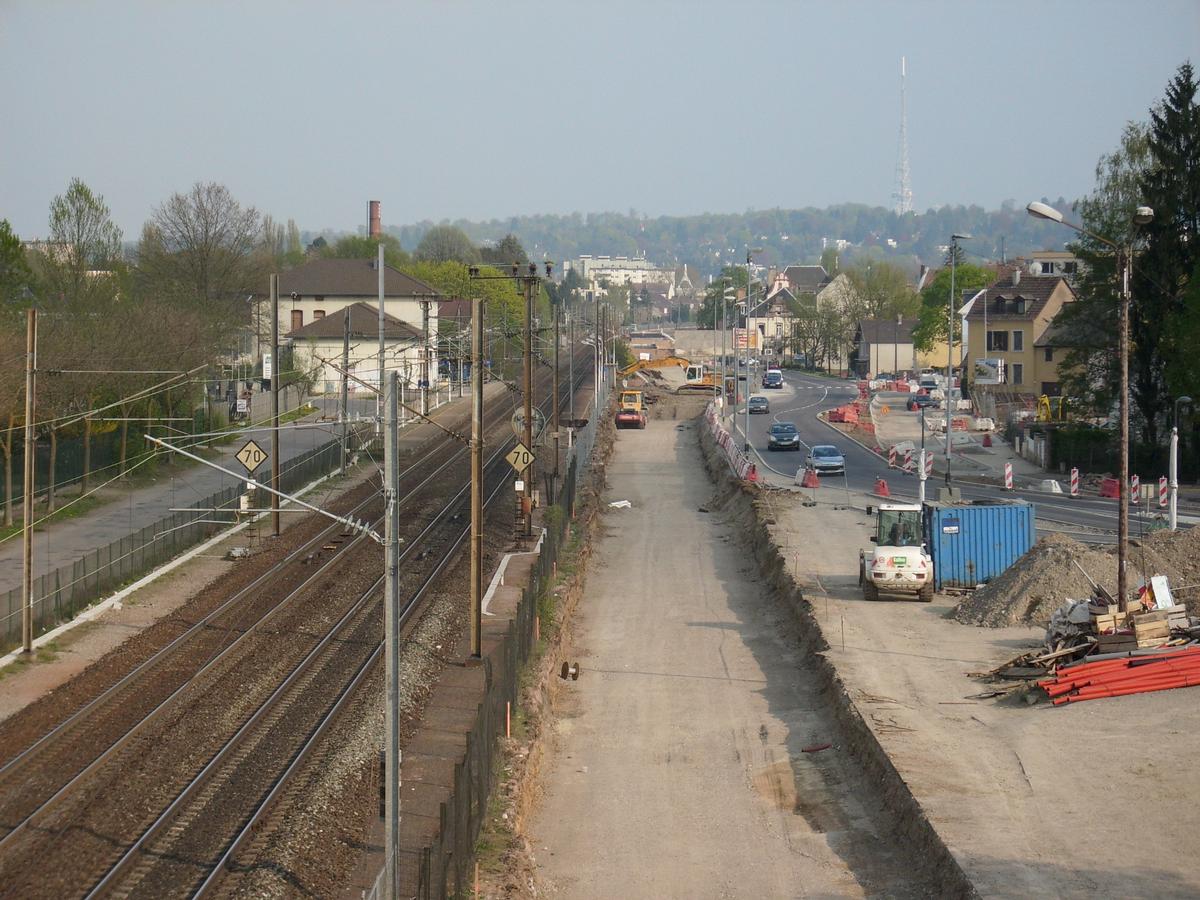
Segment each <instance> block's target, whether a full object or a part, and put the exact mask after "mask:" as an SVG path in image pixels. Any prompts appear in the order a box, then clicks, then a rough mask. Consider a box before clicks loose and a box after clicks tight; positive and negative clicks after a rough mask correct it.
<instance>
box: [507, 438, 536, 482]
mask: <svg viewBox="0 0 1200 900" xmlns="http://www.w3.org/2000/svg"><path fill="white" fill-rule="evenodd" d="M504 459H505V460H506V461H507V462H508V464H509V465H510V466H512V467H513V469H515V470H516V472H517V474H518V475H519V474H520V473H522V472H524V471H525V470H526V469H528V468H529V464H530V463H532V462H533V453H532V452H531V451H530V449H529V448H528V447H526V446H525V445H524V444H522V443H521V442H520V441H518V442H517V446H515V447H513V448H512V450H510V451H508V455H507V456H505V457H504Z"/></svg>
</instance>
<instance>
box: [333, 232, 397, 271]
mask: <svg viewBox="0 0 1200 900" xmlns="http://www.w3.org/2000/svg"><path fill="white" fill-rule="evenodd" d="M380 244H383V262H384V265H388V266H391V267H392V268H393V269H402V268H404V267H405V266H407V265H408V264H409V263H410V262H412V257H410V256H409V255H408V254H407V253H406V252H405V251H404V248H403V247H401V246H400V241H399V240H397V239H396V238H394V237H393V236H392V235H390V234H384V235H380V236H379V237H378V238H374V237H370V236H369V235H348V236H346V237H343V238H339V239H338V241H337V243H335V244H333V245H332V246H328V245H327V246H325V247H323V248H322V249H321V251H320V252H321V256H323V257H326V258H333V259H375V257H376V256H378V255H379V245H380Z"/></svg>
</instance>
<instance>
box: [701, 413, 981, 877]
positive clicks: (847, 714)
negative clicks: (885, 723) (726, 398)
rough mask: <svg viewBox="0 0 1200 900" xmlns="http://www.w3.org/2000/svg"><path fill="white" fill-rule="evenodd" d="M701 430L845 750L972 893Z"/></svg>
mask: <svg viewBox="0 0 1200 900" xmlns="http://www.w3.org/2000/svg"><path fill="white" fill-rule="evenodd" d="M826 424H828V423H826ZM701 432H702V436H701V439H700V440H701V451H702V454H701V455H702V457H703V459H704V463H705V467H706V468H707V469H708V473H709V476H710V477H711V478H712V479H713V480H714V482H715V483H716V485H717V487H718V489H719V491H720V494H721V495H722V500H723V502H724V503H725V504H726V505H728V506H731V507H733V508H731V509H730V512H732V513H733V514H734V515H735V516H737V517H738V518H740V519H742V520H743V522H744V524H746V525H747V526H748V527H745V528H739V529H738V533H739V535H740V539H741V540H742V542H743V546H744V547H745V548H746V549H747V550H748V551H749V552H750V553H752V554H753V556H754V558H755V560H756V562H757V563H758V564H759V568H760V571H761V572H762V575H763V578H764V579H765V580H766V581H767V582H768V583H769V584H770V585H771V586H772V588H773V589H774V593H775V595H776V597H777V598H778V599H779V600H781V601H782V602H784V603H786V604H787V605H788V606H789V607H790V608H791V610H792V611H793V613H794V614H795V615H796V616H797V618H798V619H799V622H800V625H801V630H802V632H803V633H804V634H805V635H806V636H807V637H806V639H805V647H804V648H803V649H805V650H807V651H808V653H809V658H810V659H811V660H812V662H813V663H814V671H816V672H817V673H818V676H819V677H820V679H821V680H822V682H823V686H824V691H825V692H826V695H827V696H828V698H829V700H830V708H831V709H832V710H833V712H834V715H835V718H836V720H837V723H838V727H839V728H840V729H841V731H842V733H843V736H844V738H845V739H846V742H847V747H848V749H849V751H850V753H851V754H852V755H853V756H854V757H855V758H856V759H857V761H858V762H859V764H861V765H862V766H863V768H864V769H865V770H866V772H867V773H868V774H869V775H870V776H871V777H872V779H873V780H874V781H875V782H876V783H877V784H878V785H879V786H880V790H881V794H882V799H883V803H884V806H885V807H886V808H887V809H888V810H889V811H890V812H891V813H892V815H893V817H894V819H895V822H894V825H895V827H896V829H897V831H899V832H900V833H901V835H902V836H903V838H904V839H905V840H906V842H907V843H909V844H910V845H911V846H912V847H914V849H915V852H916V854H917V855H918V856H924V857H925V858H926V859H927V860H928V861H929V864H930V866H931V868H932V869H933V871H934V874H935V875H936V876H937V877H938V878H940V879H941V880H942V881H943V883H944V884H945V886H946V887H947V889H948V891H949V895H951V896H960V897H976V896H978V894H977V892H976V891H975V889H974V887H973V886H972V885H971V883H970V881H969V880H968V879H967V876H966V873H965V872H964V871H963V869H962V867H961V866H960V865H959V863H958V860H957V859H956V858H955V857H954V854H953V853H952V852H951V851H950V848H949V847H948V846H947V845H946V843H945V841H944V840H943V839H942V837H941V835H939V834H938V832H937V831H936V829H934V827H933V825H932V824H931V823H930V821H929V819H928V817H927V815H926V814H925V810H924V808H923V807H922V806H921V803H920V801H918V800H917V799H916V797H915V796H914V795H913V794H912V791H911V790H910V789H909V787H908V785H907V783H906V782H905V781H904V778H903V777H902V776H901V775H900V773H899V772H898V771H897V770H896V767H895V765H894V764H893V763H892V761H891V758H890V757H889V756H888V755H887V751H885V750H884V748H883V746H882V745H881V744H880V743H879V740H878V739H877V738H876V736H875V733H874V732H873V731H872V730H871V728H870V726H869V725H868V724H867V722H866V719H865V718H864V716H863V713H862V711H861V710H860V709H859V708H858V705H857V703H856V702H855V701H854V699H853V698H852V697H851V695H850V691H849V689H848V688H847V686H846V684H845V683H844V682H843V681H842V679H841V676H840V675H839V674H838V672H837V669H836V668H835V666H834V664H833V663H832V662H831V661H830V660H829V659H828V658H826V656H825V653H824V651H826V650H828V649H829V646H830V645H829V642H828V641H827V640H826V639H825V636H824V631H823V629H822V627H821V624H820V622H819V621H818V619H817V617H816V616H815V615H814V614H813V611H812V607H811V605H810V604H809V602H808V600H807V598H805V596H804V593H803V591H802V590H801V589H800V587H799V586H798V585H797V584H796V581H795V579H794V578H793V577H792V575H791V573H790V572H789V569H788V565H787V560H786V559H785V558H784V557H783V555H782V554H781V553H780V551H779V548H778V547H777V546H776V545H775V543H774V541H773V539H772V534H771V531H770V529H769V528H768V527H767V525H766V523H765V522H764V520H763V516H762V514H761V511H760V510H759V508H758V504H757V503H756V502H755V496H754V492H753V491H752V490H751V489H750V486H749V485H744V484H741V483H739V482H737V481H734V480H733V479H732V478H730V477H729V476H727V475H726V474H725V471H724V467H723V466H721V465H719V464H717V463H716V462H715V460H714V456H715V454H716V452H717V451H716V449H715V447H714V446H713V443H712V441H711V439H710V438H709V437H705V436H703V432H704V429H701ZM722 487H723V488H724V490H720V489H721V488H722Z"/></svg>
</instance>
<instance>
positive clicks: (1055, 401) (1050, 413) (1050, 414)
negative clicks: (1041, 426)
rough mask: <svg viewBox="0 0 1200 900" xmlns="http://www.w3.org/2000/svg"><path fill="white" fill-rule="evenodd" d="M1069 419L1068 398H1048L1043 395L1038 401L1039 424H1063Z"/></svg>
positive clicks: (1037, 418)
mask: <svg viewBox="0 0 1200 900" xmlns="http://www.w3.org/2000/svg"><path fill="white" fill-rule="evenodd" d="M1066 417H1067V398H1066V397H1047V396H1046V395H1045V394H1042V396H1040V397H1039V398H1038V401H1037V417H1036V420H1037V421H1038V422H1061V421H1063V420H1064V419H1066Z"/></svg>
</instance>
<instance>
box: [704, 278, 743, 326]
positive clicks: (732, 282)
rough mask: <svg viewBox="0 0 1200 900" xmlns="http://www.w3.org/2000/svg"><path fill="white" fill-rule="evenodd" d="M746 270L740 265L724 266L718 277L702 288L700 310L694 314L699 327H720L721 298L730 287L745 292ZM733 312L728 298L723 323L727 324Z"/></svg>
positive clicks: (732, 306) (731, 303) (731, 302)
mask: <svg viewBox="0 0 1200 900" xmlns="http://www.w3.org/2000/svg"><path fill="white" fill-rule="evenodd" d="M746 283H747V282H746V270H745V269H744V268H742V267H741V266H726V267H725V268H723V269H722V270H721V274H720V276H719V277H718V278H714V279H713V282H712V284H710V285H709V286H708V287H707V288H705V289H704V300H703V301H702V302H701V304H700V311H699V312H698V313H697V314H696V324H698V325H699V326H700V327H701V328H720V327H721V298H722V297H723V296H724V294H725V290H726V289H727V288H728V289H731V290H733V291H734V292H736V291H738V290H739V289H740V290H741V292H742V294H745V292H746ZM733 313H734V305H733V301H732V300H730V301H729V302H728V303H727V304H726V313H725V323H726V325H728V324H729V322H730V321H732V319H731V318H730V317H731V315H732V314H733Z"/></svg>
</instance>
